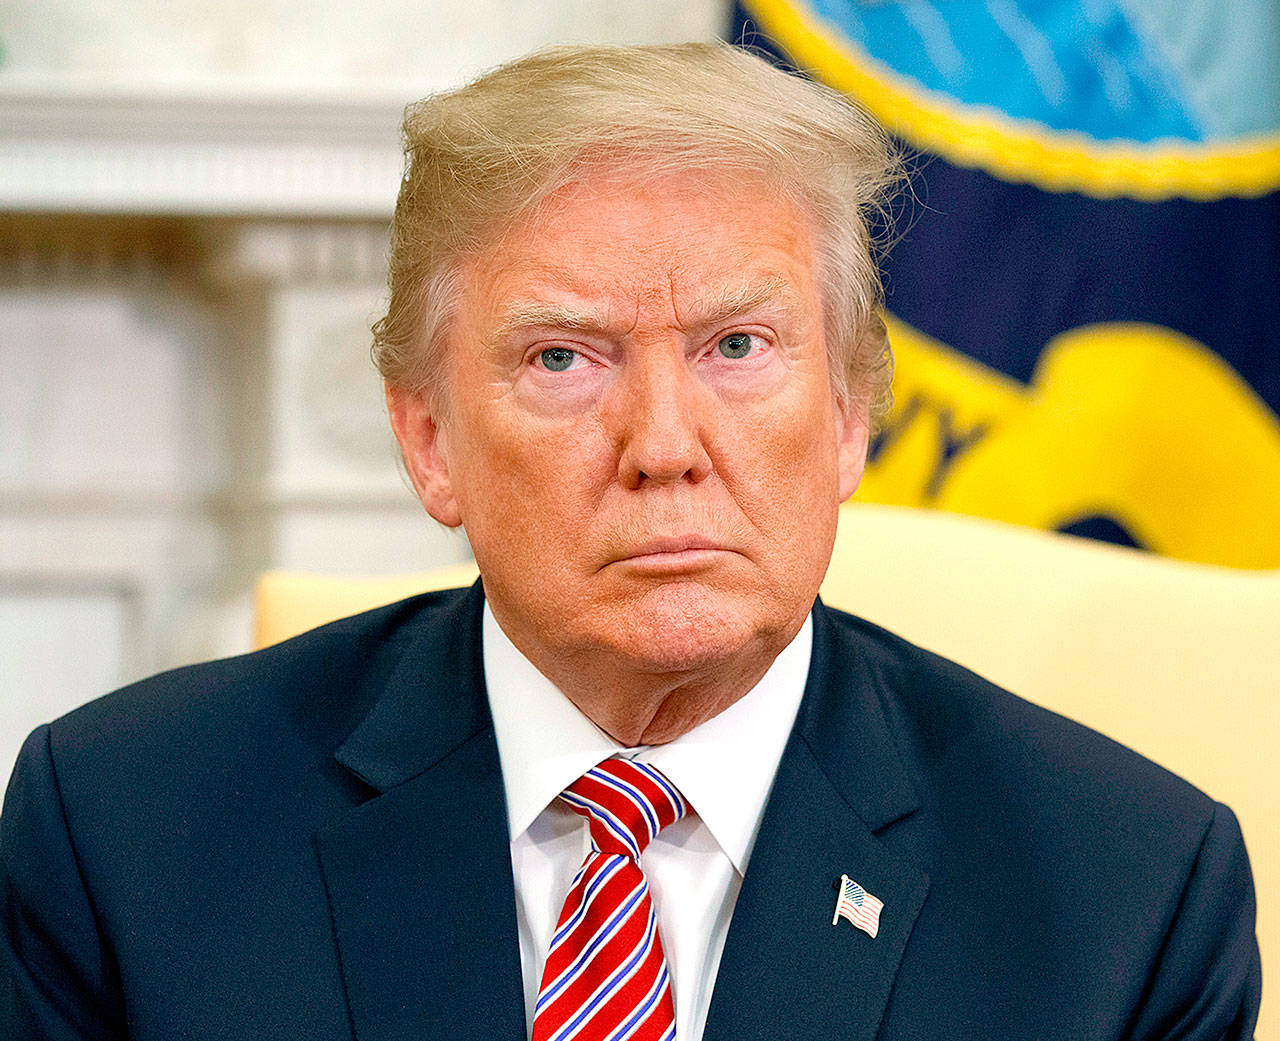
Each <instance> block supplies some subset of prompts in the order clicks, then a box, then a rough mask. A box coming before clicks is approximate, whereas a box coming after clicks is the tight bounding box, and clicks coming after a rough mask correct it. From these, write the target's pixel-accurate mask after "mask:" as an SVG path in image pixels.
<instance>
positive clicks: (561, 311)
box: [494, 275, 793, 338]
mask: <svg viewBox="0 0 1280 1041" xmlns="http://www.w3.org/2000/svg"><path fill="white" fill-rule="evenodd" d="M792 297H793V293H792V291H791V286H790V284H789V283H788V282H787V280H786V279H784V278H780V277H779V276H777V275H768V276H765V277H763V278H760V279H756V280H754V281H751V282H747V283H745V284H742V285H738V286H733V287H724V288H722V289H721V290H720V291H719V292H711V293H708V294H706V295H704V296H702V297H700V298H698V299H695V300H693V301H692V302H690V303H687V304H685V305H684V306H683V307H681V308H680V315H681V316H683V315H688V316H689V319H688V320H687V321H683V322H682V323H681V324H682V325H684V326H686V327H688V326H693V327H699V328H700V327H704V326H709V325H718V324H720V323H721V322H725V321H727V320H729V319H731V318H734V317H736V316H738V315H740V314H743V313H745V312H747V311H751V310H753V309H755V308H757V307H759V306H761V305H762V304H765V303H768V302H770V301H776V302H777V303H778V304H779V306H780V307H781V308H782V309H783V310H784V311H787V312H790V311H791V303H790V301H791V299H792ZM616 324H617V323H616V322H613V321H612V320H611V319H610V317H609V313H608V312H607V311H604V310H597V309H593V308H589V307H587V308H576V307H570V306H568V305H565V304H559V303H553V302H551V301H543V300H528V301H520V302H517V303H515V304H513V305H512V306H511V307H510V308H509V309H508V310H507V312H506V314H505V315H504V316H503V318H502V321H501V322H500V323H499V324H498V326H497V328H496V329H495V330H494V332H495V334H496V335H497V336H498V337H499V338H505V337H507V336H510V335H512V334H513V333H518V332H521V331H523V330H526V329H564V330H567V331H571V332H583V333H607V332H609V331H610V330H611V329H612V328H614V327H615V326H616Z"/></svg>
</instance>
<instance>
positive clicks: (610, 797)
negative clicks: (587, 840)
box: [560, 759, 689, 857]
mask: <svg viewBox="0 0 1280 1041" xmlns="http://www.w3.org/2000/svg"><path fill="white" fill-rule="evenodd" d="M560 798H562V799H563V800H564V801H565V802H566V803H568V804H569V806H570V807H571V808H572V809H573V811H574V812H575V813H577V814H578V815H579V816H581V817H585V818H586V821H587V827H588V828H589V829H590V831H591V844H592V846H593V847H594V848H595V849H598V850H599V851H600V852H601V853H616V854H619V855H621V856H624V857H639V856H640V854H641V853H643V852H644V849H645V847H646V846H648V845H649V842H650V840H651V839H652V838H653V837H654V836H655V835H656V834H658V832H660V831H661V830H662V829H663V828H665V827H667V825H669V824H674V823H675V822H676V821H678V820H679V819H680V818H681V817H683V816H684V815H685V814H686V813H687V812H688V811H689V804H688V803H686V802H685V801H684V797H683V796H682V795H681V794H680V792H679V790H678V789H677V788H676V786H675V785H674V784H672V783H671V782H670V781H668V780H667V779H666V778H665V777H664V776H663V775H662V774H661V772H659V771H658V770H656V769H654V768H653V767H652V766H648V765H646V764H645V763H633V762H631V761H630V760H629V759H606V760H605V761H604V762H603V763H600V764H599V765H598V766H593V767H592V768H591V769H590V770H588V771H587V772H586V773H585V774H583V775H582V776H581V777H579V778H578V779H577V780H576V781H574V782H573V784H571V785H569V787H568V788H566V789H565V790H564V792H563V793H562V794H561V796H560Z"/></svg>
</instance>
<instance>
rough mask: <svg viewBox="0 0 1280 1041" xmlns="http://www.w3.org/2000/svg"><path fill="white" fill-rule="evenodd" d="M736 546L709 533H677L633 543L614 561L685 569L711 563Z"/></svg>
mask: <svg viewBox="0 0 1280 1041" xmlns="http://www.w3.org/2000/svg"><path fill="white" fill-rule="evenodd" d="M732 552H734V550H732V549H730V548H729V547H728V546H725V545H724V544H723V543H720V542H718V541H716V540H715V539H709V538H707V537H706V536H705V535H677V536H665V537H658V538H652V539H647V540H645V541H644V542H642V543H640V544H639V545H636V546H633V547H629V548H628V549H627V550H626V551H625V552H623V553H621V554H619V555H618V557H617V558H615V560H614V561H613V563H615V564H629V565H633V566H638V567H642V568H645V569H650V570H660V571H668V570H669V571H681V570H687V569H690V568H696V567H699V566H702V565H705V564H709V563H711V562H712V561H713V560H714V559H715V558H716V557H718V556H720V555H721V554H724V553H732Z"/></svg>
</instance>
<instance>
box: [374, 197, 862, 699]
mask: <svg viewBox="0 0 1280 1041" xmlns="http://www.w3.org/2000/svg"><path fill="white" fill-rule="evenodd" d="M463 274H464V280H463V281H464V288H463V292H462V295H461V300H460V306H459V308H458V310H457V315H456V319H455V322H454V325H453V328H452V330H451V333H452V339H451V343H450V351H451V353H450V356H449V359H448V374H449V375H448V379H449V382H448V386H447V388H446V396H447V398H448V401H449V404H448V406H447V408H446V410H445V413H446V414H445V415H443V416H440V417H435V418H434V419H433V418H432V417H430V416H428V415H427V414H426V412H425V406H424V405H423V403H422V401H421V400H420V399H418V398H410V397H408V396H407V395H405V394H404V393H403V392H400V391H397V390H394V389H393V390H391V391H390V394H389V397H390V402H391V412H392V418H393V422H394V423H395V426H396V431H397V435H398V436H399V437H400V439H401V443H402V445H403V446H404V448H405V455H406V461H407V463H408V466H409V471H410V475H411V477H412V478H413V480H414V483H415V486H416V487H417V489H418V491H419V494H420V496H421V497H422V499H423V502H424V504H425V505H426V507H427V509H428V511H429V512H430V513H431V514H432V515H433V516H434V517H436V519H438V520H440V521H442V522H444V523H445V524H450V525H453V524H457V523H459V522H461V523H462V524H463V525H464V526H465V529H466V531H467V535H468V537H469V539H470V542H471V546H472V548H473V550H474V552H475V556H476V560H477V562H478V563H479V565H480V571H481V574H482V575H483V577H484V587H485V594H486V597H487V598H488V600H489V602H490V605H491V607H492V609H493V612H494V615H495V616H496V618H497V619H498V621H499V623H500V624H501V625H502V627H503V629H504V630H505V631H506V632H507V634H508V635H509V636H510V637H511V639H512V641H513V642H514V643H515V644H516V645H517V646H518V647H520V649H521V650H522V651H524V653H525V654H526V655H527V656H528V657H529V658H530V659H531V660H533V661H534V663H535V664H536V665H538V666H539V667H540V668H542V669H543V671H544V672H549V674H550V673H553V672H554V671H555V667H560V666H564V665H566V664H572V663H578V662H581V663H584V664H587V665H595V664H600V663H604V664H606V665H607V666H608V667H610V668H616V669H621V670H628V669H630V670H633V671H635V672H638V673H648V674H654V673H672V674H681V673H688V672H691V673H696V672H697V671H698V670H705V669H707V668H715V667H717V665H718V664H719V663H723V662H726V661H730V660H733V659H734V657H735V656H741V655H744V654H746V655H753V654H754V655H760V656H762V661H765V662H767V661H770V660H772V656H773V655H775V654H776V653H777V652H778V651H779V650H780V649H781V648H782V647H783V646H785V644H786V643H787V642H788V641H789V640H790V639H791V638H792V636H794V634H795V633H796V632H797V631H798V629H799V627H800V625H801V624H802V623H803V621H804V618H805V615H806V613H807V612H808V609H809V607H810V606H811V604H812V602H813V598H814V596H815V595H816V592H817V588H818V585H819V583H820V582H821V580H822V577H823V574H824V572H825V570H826V566H827V563H828V560H829V558H830V553H831V545H832V540H833V538H834V534H835V525H836V516H837V506H838V505H839V503H840V502H841V501H842V500H843V499H844V498H846V497H848V496H849V495H850V494H852V492H853V490H854V488H855V487H856V485H857V482H858V479H859V478H860V476H861V473H862V466H863V461H864V458H865V453H866V437H867V429H866V417H865V413H864V412H863V411H862V410H861V409H859V408H856V407H854V408H851V409H848V410H841V409H839V408H838V407H837V405H836V403H835V401H834V398H833V395H832V390H831V379H830V374H829V371H828V366H827V356H826V346H825V343H824V337H823V322H822V312H821V307H820V302H819V287H818V285H817V283H816V273H815V270H814V241H813V232H812V229H811V226H810V222H809V221H808V219H807V218H806V217H805V215H804V214H803V213H801V212H800V211H799V210H798V209H796V208H795V207H794V206H792V205H791V204H790V203H788V202H787V201H785V200H783V199H782V198H781V197H780V196H779V195H778V193H777V192H770V191H769V190H768V189H767V188H766V187H764V186H763V185H757V184H755V183H754V182H751V181H746V182H742V181H739V182H735V183H730V182H728V181H710V182H709V181H708V180H707V179H706V178H697V177H694V176H692V175H681V176H663V177H660V178H650V179H648V180H645V181H636V180H628V179H626V178H624V177H623V176H621V175H616V176H601V175H596V176H592V177H587V178H585V179H584V180H582V181H579V182H575V183H573V184H570V185H568V186H567V187H565V188H563V189H561V190H560V191H558V192H557V193H556V194H554V195H553V196H552V197H551V198H550V199H549V201H548V202H547V203H546V204H545V205H544V206H542V207H541V208H540V209H539V211H538V212H537V213H536V214H535V215H534V216H532V217H530V218H527V219H524V220H522V221H520V222H518V223H517V224H516V225H515V226H514V228H513V229H512V230H511V231H510V232H509V233H508V234H507V235H506V236H505V237H504V238H503V239H502V240H501V241H500V242H498V243H496V244H494V245H493V246H492V248H490V249H488V250H487V251H484V252H482V254H481V255H480V257H479V259H478V260H476V261H475V262H473V263H470V264H469V265H468V266H466V267H465V268H464V270H463ZM548 663H551V664H552V665H553V668H551V669H548V667H547V664H548ZM553 678H554V676H553Z"/></svg>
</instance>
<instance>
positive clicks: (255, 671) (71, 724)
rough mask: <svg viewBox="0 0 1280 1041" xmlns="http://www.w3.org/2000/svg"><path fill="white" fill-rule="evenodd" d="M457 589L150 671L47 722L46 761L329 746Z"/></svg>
mask: <svg viewBox="0 0 1280 1041" xmlns="http://www.w3.org/2000/svg"><path fill="white" fill-rule="evenodd" d="M466 598H467V591H466V590H445V591H441V592H433V593H426V594H422V595H420V596H416V597H411V598H409V599H407V600H402V601H399V602H397V603H394V604H388V605H386V606H384V607H380V608H376V609H374V610H371V611H366V612H363V613H361V614H357V615H353V616H351V617H348V618H343V619H339V620H338V621H335V622H331V623H329V624H327V625H324V626H321V627H319V628H317V629H313V630H310V631H309V632H306V633H302V634H301V635H299V636H295V637H293V638H291V639H288V640H285V641H283V642H281V643H279V644H275V645H273V646H270V647H266V648H263V649H261V650H257V651H253V652H250V653H247V654H242V655H237V656H234V657H230V658H223V659H219V660H217V661H209V662H202V663H200V664H196V665H188V666H183V667H181V668H177V669H172V670H169V671H166V672H162V673H159V674H157V675H155V676H151V677H148V678H147V679H143V680H140V681H138V682H136V683H132V684H130V685H128V686H126V687H123V688H121V689H120V690H117V691H114V692H113V693H110V694H107V695H105V696H104V697H101V698H98V699H97V700H95V701H91V702H89V703H88V704H86V705H83V706H81V707H80V708H78V709H75V710H74V711H72V712H70V713H68V714H66V715H65V716H63V717H61V718H59V719H57V720H55V721H54V722H53V723H51V724H49V743H50V749H51V751H52V753H53V755H54V756H55V758H56V759H59V760H62V761H66V760H68V759H75V760H80V759H89V760H97V759H102V760H105V761H109V760H110V759H111V757H113V756H115V755H117V754H118V753H119V752H120V751H121V750H124V749H127V750H128V751H129V752H130V754H131V755H136V756H139V757H142V756H146V755H147V754H148V753H149V752H154V753H155V754H156V755H158V756H164V754H165V750H166V748H167V749H171V750H175V749H176V750H182V749H192V748H196V747H201V746H203V747H207V748H210V749H217V750H219V751H221V752H225V751H226V750H227V748H228V746H229V745H230V744H231V743H232V741H231V737H232V735H234V736H235V738H234V739H235V742H236V744H237V747H238V748H240V749H241V750H242V752H243V753H244V754H256V753H258V752H261V751H263V750H264V749H263V748H260V747H258V744H259V742H261V743H263V744H266V743H270V742H278V741H280V740H282V739H285V738H288V737H295V738H296V737H301V738H302V739H303V740H305V741H308V742H315V743H318V744H321V745H327V746H328V747H329V749H330V750H332V747H334V746H336V744H337V743H340V742H341V740H342V739H343V738H344V737H345V736H346V735H347V734H348V733H350V731H351V730H352V729H353V728H354V726H355V725H356V724H357V723H358V722H359V721H360V719H362V718H363V717H364V715H365V714H366V713H367V712H368V710H369V708H370V705H371V703H372V700H373V699H374V698H375V697H376V696H377V694H378V692H379V691H380V689H381V687H382V685H383V682H385V679H386V677H387V676H389V675H390V674H391V672H392V670H393V669H394V668H395V666H396V664H397V662H399V660H400V659H401V657H402V656H403V655H404V654H405V653H406V651H407V649H408V648H409V647H410V646H412V645H413V644H414V643H415V641H418V640H419V639H420V638H421V637H422V635H423V634H424V633H428V632H430V631H431V630H432V629H435V628H438V627H440V626H451V625H454V624H456V615H457V613H458V611H459V610H460V609H462V605H463V603H464V601H465V600H466Z"/></svg>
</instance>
